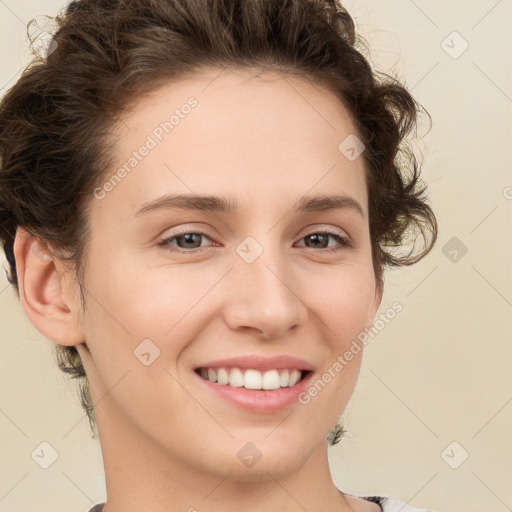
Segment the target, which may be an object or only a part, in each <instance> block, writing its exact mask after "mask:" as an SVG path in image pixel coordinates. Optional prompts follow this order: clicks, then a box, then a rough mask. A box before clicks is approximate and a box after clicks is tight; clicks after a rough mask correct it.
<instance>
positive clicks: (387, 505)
mask: <svg viewBox="0 0 512 512" xmlns="http://www.w3.org/2000/svg"><path fill="white" fill-rule="evenodd" d="M346 494H347V493H345V495H346ZM349 496H353V497H354V498H359V499H362V500H366V501H370V502H372V503H376V504H377V505H379V506H380V508H381V511H382V512H434V511H432V510H428V509H426V508H415V507H413V506H411V505H407V504H406V503H404V502H403V501H401V500H398V499H395V498H390V497H389V496H355V495H353V494H351V495H349Z"/></svg>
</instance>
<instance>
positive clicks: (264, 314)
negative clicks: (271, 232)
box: [224, 248, 308, 339]
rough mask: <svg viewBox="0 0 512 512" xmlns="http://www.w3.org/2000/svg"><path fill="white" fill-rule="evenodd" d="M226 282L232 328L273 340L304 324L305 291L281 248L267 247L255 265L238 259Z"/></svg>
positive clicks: (228, 315) (305, 317)
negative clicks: (280, 250) (280, 252)
mask: <svg viewBox="0 0 512 512" xmlns="http://www.w3.org/2000/svg"><path fill="white" fill-rule="evenodd" d="M297 270H298V269H297ZM227 281H228V282H227V283H226V284H225V286H227V287H228V289H227V290H226V305H225V308H224V315H225V320H226V323H227V324H228V325H229V327H231V329H233V330H236V331H246V332H247V333H251V332H252V334H254V333H256V335H257V336H259V337H261V338H263V339H273V338H283V337H285V336H286V335H287V334H288V331H291V330H292V329H298V328H299V326H301V325H304V324H305V322H306V320H307V316H308V313H307V308H306V306H305V304H304V301H303V297H301V293H302V292H303V291H304V290H303V288H302V287H301V286H300V282H299V280H298V279H297V275H296V273H294V271H293V268H291V267H290V265H289V264H287V263H286V261H285V259H284V257H283V255H282V254H279V249H276V250H270V249H269V248H266V249H265V250H264V251H263V253H262V254H261V255H260V256H259V257H258V258H257V259H256V260H255V261H253V262H252V263H248V262H246V261H244V260H243V259H242V258H239V257H238V256H236V257H235V268H233V270H232V271H231V272H230V273H229V277H228V279H227ZM303 284H307V283H303Z"/></svg>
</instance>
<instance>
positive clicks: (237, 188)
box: [77, 70, 380, 480]
mask: <svg viewBox="0 0 512 512" xmlns="http://www.w3.org/2000/svg"><path fill="white" fill-rule="evenodd" d="M249 76H250V75H249V74H247V73H242V72H237V73H235V72H233V71H224V72H222V73H221V72H220V70H215V71H210V72H208V73H206V72H205V73H204V74H202V75H201V76H195V77H194V78H193V79H192V78H190V79H187V80H183V81H181V82H179V83H174V84H172V85H169V86H166V87H165V88H162V89H160V90H158V91H157V92H156V93H154V94H152V95H151V97H150V98H149V99H148V98H146V99H145V100H144V101H142V102H139V103H137V105H136V107H135V108H134V109H131V110H130V111H129V113H128V114H126V115H125V116H124V117H123V119H122V123H121V125H120V128H119V131H118V136H119V139H118V148H117V156H116V158H117V166H116V167H115V168H114V169H111V171H110V172H109V173H107V175H106V179H105V184H104V186H102V187H100V188H99V189H96V191H95V194H94V197H93V198H91V205H90V206H91V209H90V222H91V241H90V246H89V247H88V262H87V271H86V275H85V281H84V285H85V298H86V300H87V308H86V310H85V312H84V316H83V319H82V323H81V328H82V329H83V338H84V339H85V340H86V343H85V344H82V345H79V346H78V349H79V352H80V355H81V357H82V359H83V361H84V365H85V368H86V371H87V374H88V377H89V381H90V386H91V392H92V394H93V399H94V401H95V402H98V401H99V400H100V398H101V401H99V403H98V404H97V405H96V415H97V420H98V425H99V429H100V436H103V438H104V439H103V440H102V441H103V442H109V443H110V442H112V443H113V444H115V443H121V442H123V443H134V442H136V443H137V447H136V448H135V451H136V450H137V449H139V450H140V449H142V447H143V449H144V450H145V452H146V453H148V454H149V453H152V452H151V450H154V453H158V454H159V456H164V457H168V458H170V459H172V460H173V461H175V462H177V463H182V464H184V465H189V466H188V467H190V466H192V467H194V468H196V469H199V470H201V471H206V472H208V473H213V474H218V475H220V476H225V475H226V473H227V472H228V471H231V477H232V478H238V479H240V480H244V479H254V478H257V475H259V474H263V473H265V472H266V471H270V472H271V473H272V474H273V475H274V476H276V477H277V476H278V475H281V474H285V473H286V472H288V471H293V470H295V469H297V468H299V467H301V466H302V465H303V464H304V463H305V462H306V460H307V459H308V458H309V457H310V456H311V455H312V454H313V453H314V452H315V451H317V452H318V450H325V436H326V435H327V433H328V432H329V429H330V428H331V427H332V426H333V425H334V423H335V422H336V421H337V419H338V417H339V416H340V415H341V413H342V411H343V410H344V408H345V406H346V404H347V402H348V400H349V398H350V396H351V394H352V391H353V389H354V386H355V383H356V380H357V376H358V372H359V368H360V363H361V356H362V351H361V350H359V351H358V352H357V353H356V351H354V350H353V351H352V354H353V357H352V359H351V360H350V361H347V360H346V358H344V354H345V353H346V352H347V350H349V349H350V347H351V346H352V347H353V344H352V342H353V341H354V340H357V336H358V334H360V333H361V331H363V330H364V329H365V328H366V327H368V326H370V325H371V324H372V320H373V317H374V315H375V313H376V310H377V308H378V306H379V303H380V296H379V294H378V293H377V292H376V282H375V276H374V272H373V267H372V259H371V246H370V236H369V227H368V205H367V190H366V184H365V171H364V163H363V157H362V156H360V157H357V153H358V151H359V149H360V148H358V147H357V146H356V145H355V142H354V141H355V139H354V134H355V129H354V127H353V125H352V122H351V119H350V117H349V115H348V113H347V111H346V110H345V109H344V107H343V106H342V105H341V103H340V102H338V101H337V100H336V99H335V98H334V96H333V95H331V94H330V93H328V92H327V91H326V90H325V89H323V88H321V87H320V86H316V87H313V86H311V85H308V84H307V83H306V82H305V81H302V80H301V79H300V78H293V77H291V76H286V77H282V76H281V75H278V74H275V73H268V72H267V73H264V74H263V75H261V76H260V77H255V78H252V79H249ZM172 116H174V117H172ZM347 137H350V138H349V139H347ZM346 139H347V140H346ZM345 140H346V141H345ZM343 141H345V142H344V145H342V149H341V150H340V149H339V145H340V143H342V142H343ZM144 148H146V149H144ZM351 148H354V151H351ZM122 168H124V172H123V171H122V170H121V171H119V169H122ZM113 175H115V177H114V178H112V176H113ZM107 181H108V182H109V183H110V185H109V184H108V183H107ZM176 195H180V196H182V195H183V196H187V197H188V198H189V199H188V200H187V199H186V198H185V199H183V198H182V199H180V200H176V199H175V203H174V205H172V204H171V200H170V199H169V200H168V201H164V200H163V199H162V198H163V197H164V196H176ZM192 196H202V197H203V196H215V198H218V199H215V200H210V201H201V202H200V201H199V200H197V199H195V200H192V199H191V197H192ZM319 196H322V197H331V196H346V197H347V198H349V199H348V200H345V201H344V202H341V203H339V204H337V205H334V204H333V205H331V207H330V208H327V207H326V205H327V203H326V202H323V203H320V202H317V203H316V207H315V203H314V202H313V203H310V207H309V208H307V207H304V206H305V205H306V206H307V204H308V201H309V200H311V199H312V198H314V197H319ZM228 204H229V205H231V207H232V210H229V209H227V208H221V206H226V205H228ZM158 205H159V206H158ZM235 205H236V208H235ZM357 205H359V207H360V209H361V211H358V207H357ZM201 206H202V207H201ZM205 206H206V207H209V208H205ZM327 206H328V205H327ZM301 207H304V208H301ZM235 210H236V211H235ZM327 232H332V233H334V235H326V234H325V233H327ZM184 233H190V234H189V235H184ZM336 235H339V236H341V237H342V238H344V239H348V241H349V245H344V244H343V242H340V241H339V240H338V239H337V237H336ZM77 297H78V295H77ZM342 358H343V361H345V363H343V364H341V363H340V361H341V359H342ZM336 362H338V365H336ZM340 365H341V366H342V368H341V370H340V369H339V368H340ZM201 368H203V372H202V373H203V376H201V375H200V374H201V370H200V369H201ZM208 368H209V369H210V371H209V372H208ZM220 368H223V370H220ZM235 368H238V369H239V370H240V371H239V372H237V370H234V369H235ZM335 368H336V369H337V370H336V369H335ZM285 369H288V373H289V376H290V377H291V376H292V374H296V372H292V370H302V371H304V374H306V372H305V370H308V371H309V372H308V373H307V374H306V377H305V379H304V380H301V381H299V382H298V383H297V384H295V385H292V384H293V381H290V380H287V379H286V372H284V370H285ZM246 370H257V371H250V372H248V373H247V374H245V372H246ZM208 373H209V374H210V376H211V377H212V378H213V379H214V380H215V378H217V379H219V380H220V381H221V383H219V382H210V381H209V380H207V379H208V377H207V378H206V379H205V378H204V376H205V375H206V374H208ZM283 373H284V375H283ZM325 374H329V375H330V377H331V378H330V379H328V377H325ZM323 375H324V380H323V381H322V376H323ZM329 375H328V376H329ZM227 379H230V380H229V381H228V384H226V380H227ZM244 379H245V380H244ZM318 379H320V380H321V381H322V382H321V383H320V384H318V382H317V392H316V393H315V392H314V391H313V392H312V393H309V392H308V390H309V389H310V388H311V387H314V383H315V382H316V381H318ZM326 381H328V382H326ZM242 382H243V386H242ZM262 383H263V385H264V386H265V387H267V388H275V387H276V386H281V384H282V385H283V387H282V388H280V389H268V390H261V389H246V387H247V388H257V387H258V386H259V385H262ZM318 389H319V390H320V391H318ZM313 395H314V396H313ZM109 437H110V438H111V439H110V440H109V439H108V438H109ZM134 440H137V441H134ZM248 443H250V444H248ZM124 446H126V445H124ZM104 451H106V450H105V447H104ZM107 451H108V450H107ZM107 456H108V454H107Z"/></svg>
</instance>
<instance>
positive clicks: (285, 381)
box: [194, 367, 311, 391]
mask: <svg viewBox="0 0 512 512" xmlns="http://www.w3.org/2000/svg"><path fill="white" fill-rule="evenodd" d="M194 371H195V372H196V373H197V375H199V376H200V377H201V378H202V379H204V380H206V381H209V382H212V383H214V384H217V385H219V386H227V387H231V388H245V389H249V390H261V391H273V390H279V389H283V388H291V387H294V386H296V385H297V384H299V383H300V382H302V381H303V380H304V379H305V378H306V377H307V376H308V375H309V374H310V373H311V371H310V370H301V369H298V368H285V369H277V368H276V369H269V370H266V371H259V370H256V369H254V368H240V367H231V368H230V367H216V368H211V367H199V368H196V369H195V370H194Z"/></svg>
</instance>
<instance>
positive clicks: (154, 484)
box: [96, 415, 353, 512]
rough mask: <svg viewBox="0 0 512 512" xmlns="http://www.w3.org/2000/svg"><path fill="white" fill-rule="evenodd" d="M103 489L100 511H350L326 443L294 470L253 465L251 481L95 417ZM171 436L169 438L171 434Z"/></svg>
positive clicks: (141, 434) (117, 424)
mask: <svg viewBox="0 0 512 512" xmlns="http://www.w3.org/2000/svg"><path fill="white" fill-rule="evenodd" d="M96 419H97V421H98V432H99V435H100V441H101V445H102V453H103V461H104V467H105V480H106V488H107V501H106V504H105V506H104V508H103V512H139V511H140V510H151V512H178V511H179V512H183V511H187V512H198V511H201V512H202V511H207V510H222V511H223V512H235V511H236V512H239V511H240V510H244V512H261V510H279V511H281V512H298V511H301V512H303V511H304V510H311V511H313V510H322V512H349V511H350V512H352V511H353V508H352V507H351V506H350V505H349V501H347V499H346V498H345V495H344V494H343V493H342V492H341V491H339V490H338V489H337V488H336V486H335V485H334V483H333V481H332V477H331V474H330V469H329V463H328V459H327V444H326V443H325V442H324V443H322V444H321V445H319V446H318V447H317V449H316V450H315V451H314V452H313V453H312V454H311V455H310V457H309V458H308V459H307V461H306V463H305V464H302V465H301V466H300V467H299V468H298V469H296V470H295V471H283V470H279V468H265V469H262V468H261V466H260V468H259V470H258V468H257V465H255V466H254V467H253V468H252V469H254V473H251V474H250V478H251V479H247V478H244V480H240V479H239V478H238V479H237V477H234V473H233V471H230V469H229V468H226V469H225V470H224V471H223V470H222V468H217V472H216V473H214V472H212V471H206V470H205V468H202V467H201V466H200V463H198V464H194V463H193V462H191V461H188V460H185V461H184V460H180V459H179V458H177V457H175V456H173V454H170V453H169V452H166V451H165V448H164V447H162V446H157V445H155V444H154V443H152V442H151V440H150V439H147V437H145V436H144V434H143V433H141V432H140V431H137V430H135V429H134V428H133V427H132V428H126V427H125V426H124V425H123V428H120V427H119V425H120V424H119V423H116V422H113V421H112V419H111V418H109V419H108V420H106V419H105V418H103V417H101V415H97V418H96ZM170 435H172V433H170Z"/></svg>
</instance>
